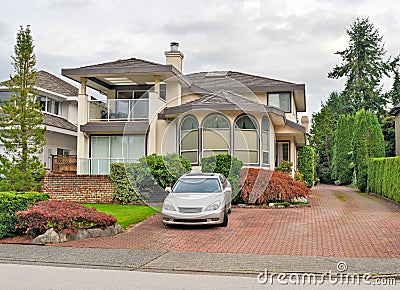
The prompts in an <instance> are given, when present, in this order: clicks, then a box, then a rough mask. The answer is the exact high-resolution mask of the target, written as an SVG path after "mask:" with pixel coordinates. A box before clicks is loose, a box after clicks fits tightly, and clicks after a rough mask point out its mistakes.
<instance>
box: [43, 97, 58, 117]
mask: <svg viewBox="0 0 400 290" xmlns="http://www.w3.org/2000/svg"><path fill="white" fill-rule="evenodd" d="M37 100H38V101H39V103H40V105H41V107H42V111H43V112H47V113H51V114H54V115H61V103H60V102H59V101H56V100H54V99H52V98H49V97H43V96H38V97H37Z"/></svg>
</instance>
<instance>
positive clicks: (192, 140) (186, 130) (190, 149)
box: [179, 116, 199, 164]
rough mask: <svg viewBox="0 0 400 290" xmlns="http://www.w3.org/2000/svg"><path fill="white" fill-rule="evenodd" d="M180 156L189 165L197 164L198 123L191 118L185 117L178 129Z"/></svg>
mask: <svg viewBox="0 0 400 290" xmlns="http://www.w3.org/2000/svg"><path fill="white" fill-rule="evenodd" d="M179 148H180V152H179V153H180V154H181V155H182V157H184V158H187V159H189V161H190V163H192V164H198V162H199V160H198V157H199V123H198V122H197V119H196V118H195V117H193V116H186V117H185V118H184V119H183V121H182V123H181V128H180V147H179Z"/></svg>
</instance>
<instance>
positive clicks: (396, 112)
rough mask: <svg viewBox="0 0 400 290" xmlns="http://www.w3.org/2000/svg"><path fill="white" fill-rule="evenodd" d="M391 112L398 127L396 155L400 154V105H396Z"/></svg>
mask: <svg viewBox="0 0 400 290" xmlns="http://www.w3.org/2000/svg"><path fill="white" fill-rule="evenodd" d="M390 113H391V114H392V115H393V116H395V118H396V119H395V127H396V133H395V136H396V155H397V156H400V106H398V107H394V108H393V109H392V110H391V111H390Z"/></svg>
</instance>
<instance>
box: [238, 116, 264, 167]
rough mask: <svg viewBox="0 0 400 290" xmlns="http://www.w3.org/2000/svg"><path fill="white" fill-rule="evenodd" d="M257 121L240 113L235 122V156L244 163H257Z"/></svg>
mask: <svg viewBox="0 0 400 290" xmlns="http://www.w3.org/2000/svg"><path fill="white" fill-rule="evenodd" d="M258 155H259V154H258V130H257V121H256V120H255V119H254V118H253V117H250V116H248V115H242V116H240V117H239V118H237V119H236V122H235V156H236V157H237V158H238V159H240V160H242V161H243V163H244V164H248V165H249V164H258V163H259V162H258Z"/></svg>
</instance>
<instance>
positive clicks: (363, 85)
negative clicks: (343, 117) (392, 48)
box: [328, 18, 398, 117]
mask: <svg viewBox="0 0 400 290" xmlns="http://www.w3.org/2000/svg"><path fill="white" fill-rule="evenodd" d="M346 32H347V34H348V36H349V37H350V41H349V46H348V48H346V49H345V50H343V51H339V52H336V54H338V55H339V56H340V57H341V59H342V63H341V64H340V65H337V66H335V67H334V68H333V70H332V71H330V72H329V74H328V77H329V78H336V79H337V78H341V77H345V78H346V84H345V88H344V90H343V92H342V93H343V95H344V101H345V103H346V104H345V107H346V108H351V111H350V112H349V113H352V114H354V113H355V112H357V111H358V110H360V109H365V110H369V111H372V112H375V113H376V114H378V115H379V116H380V117H383V116H384V115H385V113H386V112H385V106H386V103H387V100H386V94H382V93H381V87H382V85H381V81H382V78H383V76H384V75H386V76H388V75H389V73H390V72H391V71H392V70H393V67H394V65H395V64H396V63H397V60H398V58H396V59H395V60H393V61H391V60H390V58H389V59H388V60H385V59H384V57H385V54H386V51H385V49H384V44H383V39H382V36H381V35H380V34H379V31H378V29H376V28H375V26H374V24H373V23H372V22H370V20H369V18H356V19H355V20H354V22H353V23H352V24H351V26H350V28H349V29H348V30H347V31H346Z"/></svg>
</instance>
